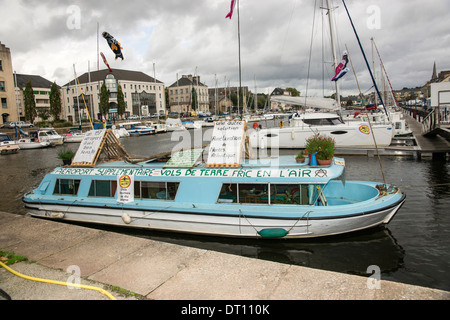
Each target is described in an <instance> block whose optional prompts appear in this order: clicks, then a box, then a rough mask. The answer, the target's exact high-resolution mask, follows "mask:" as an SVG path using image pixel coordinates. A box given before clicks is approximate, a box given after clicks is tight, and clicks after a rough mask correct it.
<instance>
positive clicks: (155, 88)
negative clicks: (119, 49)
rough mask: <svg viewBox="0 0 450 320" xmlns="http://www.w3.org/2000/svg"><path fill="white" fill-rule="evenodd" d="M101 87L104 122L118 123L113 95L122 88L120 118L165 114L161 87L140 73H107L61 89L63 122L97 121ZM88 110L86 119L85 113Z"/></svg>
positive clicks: (88, 76) (96, 73)
mask: <svg viewBox="0 0 450 320" xmlns="http://www.w3.org/2000/svg"><path fill="white" fill-rule="evenodd" d="M103 84H105V86H106V88H107V89H108V91H109V104H110V109H109V114H108V115H106V117H107V118H108V119H118V115H117V106H118V105H117V92H118V89H119V86H120V87H121V88H122V92H123V94H124V100H125V104H126V107H125V113H124V117H125V118H128V117H130V116H132V115H135V116H148V115H153V114H155V113H158V114H161V113H163V114H165V113H166V102H165V87H164V83H162V82H161V81H159V80H157V79H155V78H152V77H150V76H148V75H146V74H145V73H143V72H140V71H131V70H120V69H114V70H113V72H112V73H111V72H109V70H108V69H105V70H99V71H94V72H87V73H84V74H83V75H81V76H80V77H78V81H75V80H72V81H70V82H69V83H67V84H66V85H64V86H63V87H62V90H61V97H62V100H63V109H64V112H63V114H64V118H66V119H67V120H69V121H72V122H78V121H79V119H80V117H81V119H84V120H87V119H88V118H89V117H91V118H92V120H93V121H94V120H95V119H97V120H101V114H100V108H99V105H100V91H101V87H102V85H103ZM86 110H89V115H88V114H87V111H86Z"/></svg>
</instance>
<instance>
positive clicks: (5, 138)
mask: <svg viewBox="0 0 450 320" xmlns="http://www.w3.org/2000/svg"><path fill="white" fill-rule="evenodd" d="M19 150H20V147H19V145H18V144H17V142H16V141H14V140H13V139H11V137H10V136H9V135H7V134H4V133H0V154H2V155H4V154H11V153H17V152H19Z"/></svg>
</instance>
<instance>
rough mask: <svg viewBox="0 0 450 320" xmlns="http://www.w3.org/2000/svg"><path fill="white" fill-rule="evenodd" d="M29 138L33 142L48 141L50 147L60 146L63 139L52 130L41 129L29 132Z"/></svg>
mask: <svg viewBox="0 0 450 320" xmlns="http://www.w3.org/2000/svg"><path fill="white" fill-rule="evenodd" d="M29 136H30V138H31V139H34V140H35V141H36V140H37V141H40V142H41V141H48V142H50V145H51V146H57V145H62V144H63V143H64V138H63V137H62V136H61V135H60V134H59V133H58V132H56V130H55V129H53V128H41V129H39V130H37V131H32V132H30V133H29Z"/></svg>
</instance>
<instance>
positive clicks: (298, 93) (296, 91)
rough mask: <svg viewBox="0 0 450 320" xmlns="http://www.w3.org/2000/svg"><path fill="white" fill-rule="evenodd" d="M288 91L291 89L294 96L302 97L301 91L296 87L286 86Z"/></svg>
mask: <svg viewBox="0 0 450 320" xmlns="http://www.w3.org/2000/svg"><path fill="white" fill-rule="evenodd" d="M286 91H289V92H290V93H291V96H293V97H300V91H298V90H297V89H295V88H286Z"/></svg>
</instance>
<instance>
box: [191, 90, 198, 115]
mask: <svg viewBox="0 0 450 320" xmlns="http://www.w3.org/2000/svg"><path fill="white" fill-rule="evenodd" d="M191 96H192V99H191V108H192V110H194V111H195V110H196V109H197V92H196V91H195V89H194V88H192V92H191Z"/></svg>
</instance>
